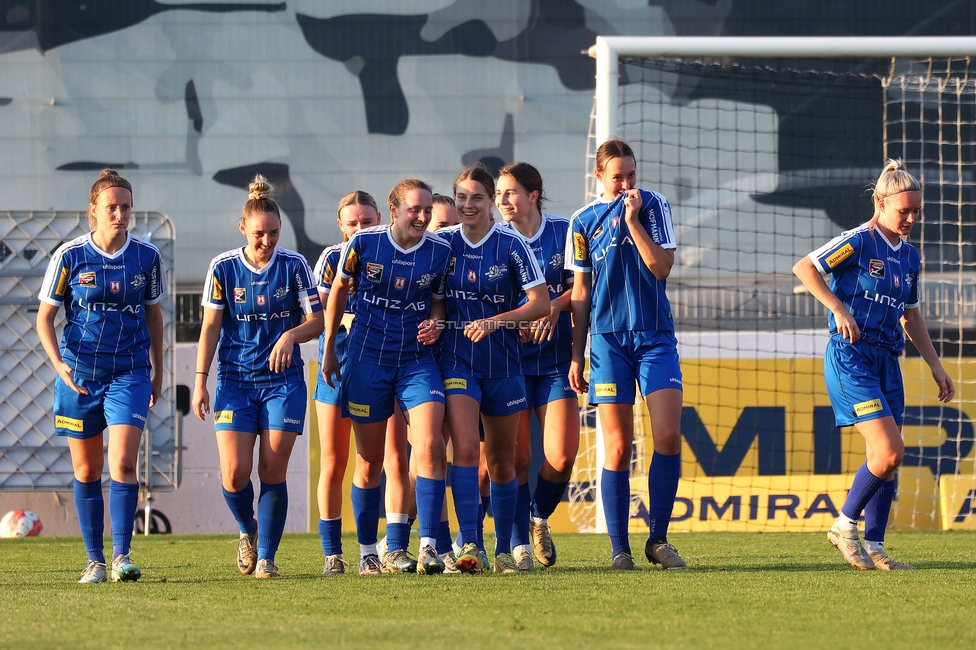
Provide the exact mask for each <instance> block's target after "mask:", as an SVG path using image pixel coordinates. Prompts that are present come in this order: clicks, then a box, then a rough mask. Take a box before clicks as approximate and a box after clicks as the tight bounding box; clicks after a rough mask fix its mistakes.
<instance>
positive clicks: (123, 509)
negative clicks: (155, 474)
mask: <svg viewBox="0 0 976 650" xmlns="http://www.w3.org/2000/svg"><path fill="white" fill-rule="evenodd" d="M138 503H139V484H138V483H119V482H118V481H109V484H108V511H109V514H110V515H111V517H112V557H113V558H116V557H118V556H119V555H124V554H128V552H129V545H130V544H131V543H132V528H133V526H134V524H135V521H136V506H137V505H138Z"/></svg>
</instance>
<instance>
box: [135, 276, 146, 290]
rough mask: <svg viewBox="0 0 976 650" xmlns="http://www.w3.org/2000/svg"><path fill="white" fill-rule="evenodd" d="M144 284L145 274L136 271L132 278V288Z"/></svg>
mask: <svg viewBox="0 0 976 650" xmlns="http://www.w3.org/2000/svg"><path fill="white" fill-rule="evenodd" d="M145 284H146V274H145V273H136V277H134V278H132V288H133V289H139V288H140V287H142V286H143V285H145Z"/></svg>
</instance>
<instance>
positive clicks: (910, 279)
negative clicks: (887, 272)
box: [905, 273, 915, 289]
mask: <svg viewBox="0 0 976 650" xmlns="http://www.w3.org/2000/svg"><path fill="white" fill-rule="evenodd" d="M914 281H915V276H914V275H913V274H911V273H906V274H905V286H906V287H907V288H909V289H911V288H912V283H913V282H914Z"/></svg>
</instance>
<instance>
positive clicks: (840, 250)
mask: <svg viewBox="0 0 976 650" xmlns="http://www.w3.org/2000/svg"><path fill="white" fill-rule="evenodd" d="M860 247H861V238H860V237H859V236H858V235H857V233H856V232H851V231H848V232H845V233H843V234H841V235H839V236H837V237H834V238H833V239H831V240H830V241H829V242H827V243H826V244H824V245H823V246H821V247H820V248H818V249H817V250H815V251H813V252H812V253H810V255H808V257H809V258H810V260H811V261H813V265H814V266H816V267H817V270H818V271H820V272H821V273H822V274H824V275H827V274H829V273H833V272H834V271H840V270H841V269H844V268H847V267H848V266H850V265H851V264H853V263H854V261H855V260H857V255H855V253H857V252H858V250H859V249H860Z"/></svg>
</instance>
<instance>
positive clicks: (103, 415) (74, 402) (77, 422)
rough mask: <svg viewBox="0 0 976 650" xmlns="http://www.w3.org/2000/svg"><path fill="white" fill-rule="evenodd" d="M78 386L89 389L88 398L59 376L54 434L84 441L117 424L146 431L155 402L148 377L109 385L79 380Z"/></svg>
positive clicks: (116, 380)
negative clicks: (152, 402) (147, 419)
mask: <svg viewBox="0 0 976 650" xmlns="http://www.w3.org/2000/svg"><path fill="white" fill-rule="evenodd" d="M75 383H76V384H78V385H79V386H84V387H85V388H87V389H88V394H87V395H79V394H78V393H76V392H74V391H73V390H71V389H70V388H68V386H67V384H65V383H64V382H63V381H62V380H61V377H60V375H59V376H58V377H57V378H56V379H55V380H54V432H55V434H57V435H59V436H68V437H69V438H78V439H80V440H85V439H87V438H94V437H95V436H97V435H98V434H100V433H101V432H102V431H104V430H105V427H110V426H115V425H117V424H127V425H131V426H134V427H138V428H140V429H145V428H146V417H148V416H149V400H150V399H152V379H150V377H149V375H148V374H145V375H142V374H126V375H119V376H118V377H115V378H114V379H112V381H108V382H97V381H87V380H85V379H76V380H75Z"/></svg>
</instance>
